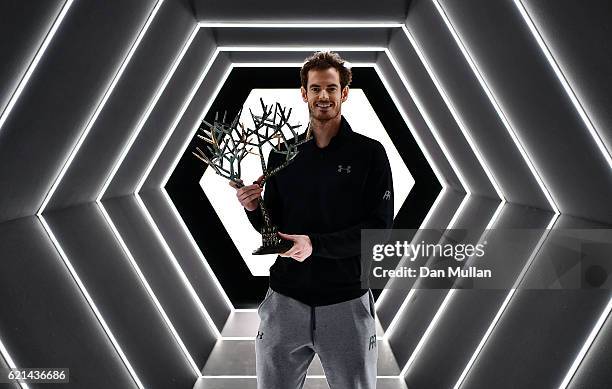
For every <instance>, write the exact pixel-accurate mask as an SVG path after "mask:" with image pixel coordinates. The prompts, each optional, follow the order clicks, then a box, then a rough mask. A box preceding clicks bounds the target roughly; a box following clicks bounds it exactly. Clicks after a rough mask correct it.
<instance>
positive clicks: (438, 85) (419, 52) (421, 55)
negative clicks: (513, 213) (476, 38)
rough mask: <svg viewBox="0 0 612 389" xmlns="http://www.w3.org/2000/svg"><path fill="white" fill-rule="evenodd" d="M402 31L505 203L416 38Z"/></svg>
mask: <svg viewBox="0 0 612 389" xmlns="http://www.w3.org/2000/svg"><path fill="white" fill-rule="evenodd" d="M402 31H404V34H405V35H406V37H407V38H408V41H409V42H410V44H411V45H412V48H413V49H414V51H415V52H416V53H417V56H418V57H419V59H420V60H421V63H422V64H423V66H424V67H425V70H426V71H427V74H428V75H429V78H430V79H431V81H432V82H433V83H434V85H435V86H436V89H437V90H438V93H439V94H440V96H441V97H442V100H444V103H445V104H446V107H447V108H448V110H449V111H450V113H451V115H452V116H453V119H455V122H456V123H457V126H458V127H459V129H460V130H461V133H462V134H463V137H464V138H465V140H466V141H467V143H468V144H469V145H470V148H471V149H472V152H473V153H474V155H475V156H476V159H477V160H478V162H479V163H480V166H482V169H483V170H484V172H485V174H486V175H487V178H488V179H489V181H490V182H491V185H492V186H493V188H494V189H495V192H496V193H497V197H499V198H500V199H501V200H502V203H505V202H506V197H505V196H504V194H503V192H502V190H501V188H500V187H499V184H498V183H497V180H496V179H495V176H494V175H493V173H492V172H491V170H490V169H489V166H488V165H487V163H486V162H485V160H484V157H483V156H482V154H481V153H480V150H479V149H478V147H477V146H476V143H475V142H474V140H473V139H472V136H471V135H470V133H469V131H468V130H467V128H466V126H465V123H464V122H463V120H462V119H461V117H460V116H459V113H458V112H457V110H456V109H455V105H454V104H453V102H452V101H451V99H450V98H449V97H448V94H447V93H446V90H445V89H444V87H443V86H442V84H441V83H440V81H439V80H438V78H437V77H436V75H435V73H434V71H433V69H432V68H431V66H430V64H429V62H428V61H427V58H426V57H425V54H424V53H423V51H422V50H421V47H420V46H419V45H418V43H417V42H416V40H415V39H414V37H413V36H412V34H411V33H410V31H408V28H406V26H402Z"/></svg>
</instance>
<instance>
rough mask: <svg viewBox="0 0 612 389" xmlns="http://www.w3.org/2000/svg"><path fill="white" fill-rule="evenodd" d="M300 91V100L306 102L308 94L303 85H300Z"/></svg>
mask: <svg viewBox="0 0 612 389" xmlns="http://www.w3.org/2000/svg"><path fill="white" fill-rule="evenodd" d="M300 93H302V100H303V101H304V102H305V103H307V102H308V94H307V93H306V89H304V87H303V86H302V87H300Z"/></svg>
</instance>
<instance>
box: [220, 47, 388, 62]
mask: <svg viewBox="0 0 612 389" xmlns="http://www.w3.org/2000/svg"><path fill="white" fill-rule="evenodd" d="M218 49H219V51H257V52H266V51H269V52H279V51H288V52H293V51H309V52H311V51H320V50H331V51H349V52H350V51H357V52H361V51H385V50H386V48H385V47H382V46H358V45H355V46H323V45H321V46H219V47H218ZM300 66H301V65H300Z"/></svg>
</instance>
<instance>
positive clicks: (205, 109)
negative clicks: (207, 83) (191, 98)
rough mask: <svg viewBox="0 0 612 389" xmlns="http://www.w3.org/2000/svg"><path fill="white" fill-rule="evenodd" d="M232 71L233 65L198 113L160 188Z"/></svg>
mask: <svg viewBox="0 0 612 389" xmlns="http://www.w3.org/2000/svg"><path fill="white" fill-rule="evenodd" d="M232 69H233V65H230V66H229V67H228V68H227V70H226V71H225V73H224V74H223V76H222V77H221V80H220V81H219V83H218V84H217V87H216V88H215V91H214V92H213V95H212V96H211V98H210V99H208V101H207V103H206V105H205V106H204V109H203V110H202V112H201V113H200V117H199V119H198V121H197V122H196V124H195V125H194V126H193V128H192V129H191V131H190V132H189V136H188V137H187V138H186V139H185V142H183V145H182V146H181V149H180V151H179V152H178V153H177V155H176V157H175V158H174V161H173V162H172V164H171V165H170V168H169V169H168V170H167V171H166V174H165V175H164V179H163V180H162V185H161V187H162V188H165V187H166V185H167V184H168V180H170V176H171V175H172V172H173V171H174V169H176V165H178V163H179V161H180V160H181V157H182V156H183V154H184V153H185V150H186V149H187V147H188V146H189V143H191V140H192V139H193V135H194V134H195V133H196V131H198V128H199V127H200V124H201V122H202V120H203V119H204V116H205V115H206V113H207V112H208V110H209V109H210V107H211V106H212V104H213V103H214V101H215V98H216V96H217V95H218V94H219V92H220V91H221V88H223V84H225V80H227V77H229V75H230V73H231V72H232ZM201 81H202V80H200V82H201ZM172 132H173V131H171V132H170V133H169V134H168V136H172ZM155 162H157V161H156V160H153V161H152V164H155Z"/></svg>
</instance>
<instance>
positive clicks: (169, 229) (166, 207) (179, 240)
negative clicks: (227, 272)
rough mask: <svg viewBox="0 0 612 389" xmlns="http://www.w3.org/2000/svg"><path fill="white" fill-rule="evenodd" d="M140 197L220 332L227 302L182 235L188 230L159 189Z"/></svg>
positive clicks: (229, 309)
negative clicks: (182, 225) (184, 227)
mask: <svg viewBox="0 0 612 389" xmlns="http://www.w3.org/2000/svg"><path fill="white" fill-rule="evenodd" d="M141 197H142V201H143V202H144V203H145V205H146V206H147V209H148V210H149V213H150V214H151V217H152V218H153V220H154V221H155V224H156V225H157V227H158V228H159V230H160V232H161V233H162V235H163V237H164V239H165V240H166V243H167V244H168V246H169V247H170V250H172V253H173V254H174V256H175V257H176V260H177V261H178V262H179V264H180V265H181V267H182V268H183V270H184V271H185V275H186V276H187V278H188V279H189V281H190V282H191V285H193V288H194V289H195V291H196V293H197V294H198V297H199V298H200V300H201V301H202V303H203V304H204V307H206V311H207V312H208V314H209V315H210V317H211V319H212V320H213V321H214V322H215V325H216V326H217V329H219V331H221V330H222V329H223V325H224V324H225V321H226V320H227V318H228V316H229V314H230V313H231V307H229V306H228V305H227V303H226V302H225V300H224V298H223V296H222V294H221V293H222V292H221V291H220V290H219V289H218V288H217V286H216V282H215V279H214V277H215V275H214V274H211V273H210V272H209V270H208V269H209V268H207V267H206V266H205V265H204V264H203V263H202V260H203V259H201V258H200V256H199V255H198V253H197V252H196V251H195V248H194V246H193V245H192V243H191V241H190V240H189V237H187V236H186V234H188V233H189V232H188V231H186V230H184V229H183V228H182V227H181V223H182V222H181V221H180V220H177V217H176V215H175V214H174V212H173V211H172V205H171V204H169V202H168V201H167V200H166V198H165V197H164V194H163V193H162V192H161V190H149V191H146V192H143V193H142V194H141ZM204 260H205V259H204Z"/></svg>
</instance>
